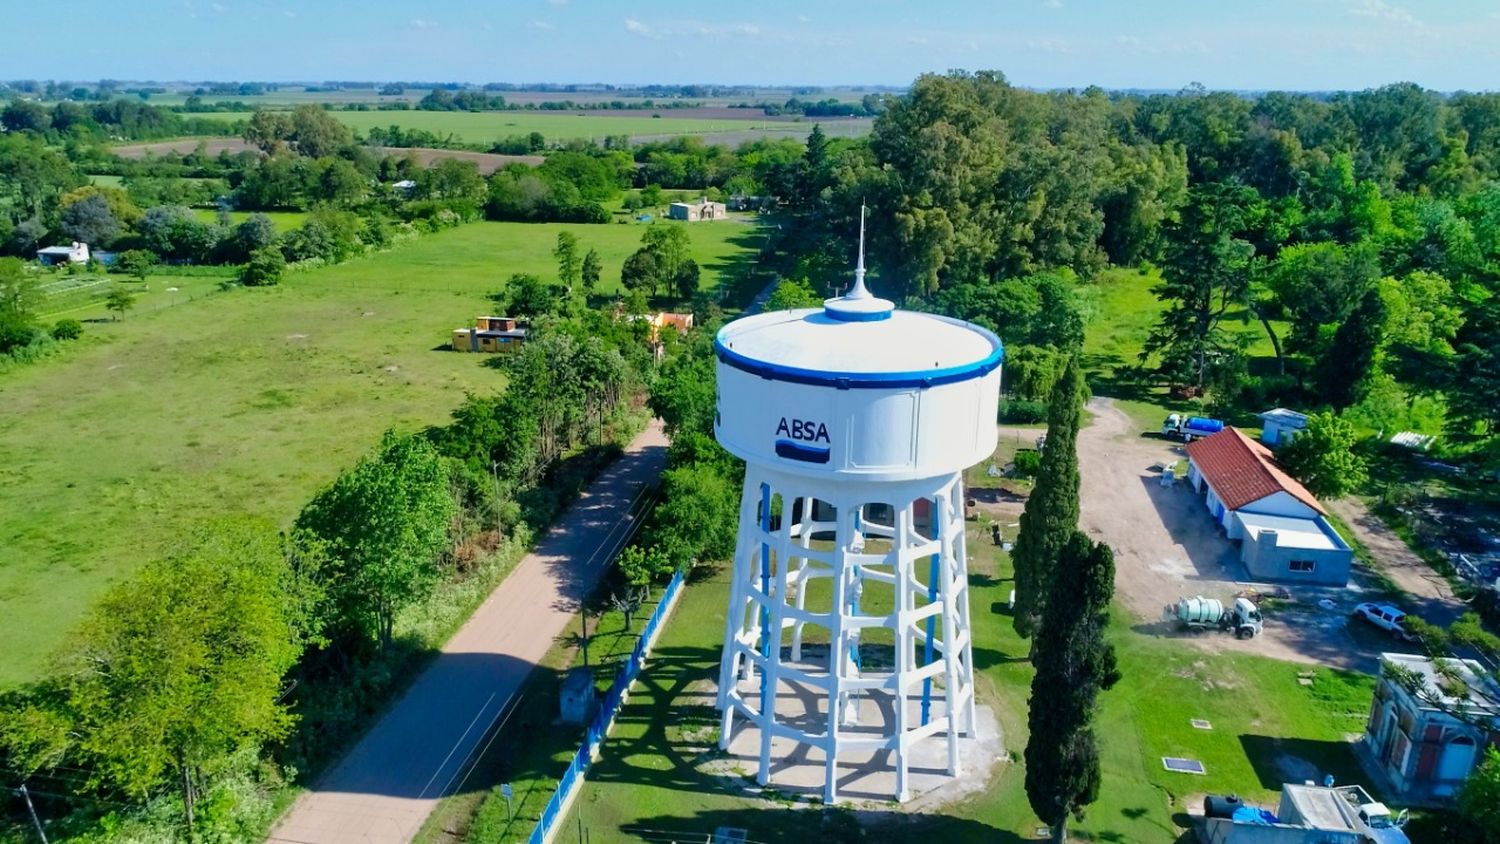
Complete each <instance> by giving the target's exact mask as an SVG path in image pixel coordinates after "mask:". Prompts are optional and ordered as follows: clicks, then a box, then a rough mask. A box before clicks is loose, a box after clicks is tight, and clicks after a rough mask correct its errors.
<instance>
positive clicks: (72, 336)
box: [52, 318, 83, 340]
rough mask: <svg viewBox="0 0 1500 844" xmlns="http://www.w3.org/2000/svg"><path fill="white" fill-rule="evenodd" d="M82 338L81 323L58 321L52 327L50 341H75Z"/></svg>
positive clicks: (65, 320) (68, 320)
mask: <svg viewBox="0 0 1500 844" xmlns="http://www.w3.org/2000/svg"><path fill="white" fill-rule="evenodd" d="M81 336H83V323H81V322H79V321H78V320H76V319H71V318H69V319H60V320H58V321H57V324H56V325H54V326H52V339H54V340H77V339H78V338H79V337H81Z"/></svg>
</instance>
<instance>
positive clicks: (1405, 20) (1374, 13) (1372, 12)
mask: <svg viewBox="0 0 1500 844" xmlns="http://www.w3.org/2000/svg"><path fill="white" fill-rule="evenodd" d="M1348 11H1349V14H1351V15H1355V16H1358V17H1362V18H1374V19H1376V20H1384V21H1390V22H1391V23H1395V24H1400V25H1402V26H1421V25H1422V22H1421V21H1420V20H1417V16H1416V15H1414V14H1412V13H1411V12H1410V11H1408V10H1406V9H1403V8H1401V7H1400V6H1392V5H1391V4H1389V3H1387V2H1385V0H1359V2H1356V3H1350V4H1349V6H1348Z"/></svg>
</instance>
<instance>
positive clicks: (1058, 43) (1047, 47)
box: [1026, 38, 1073, 53]
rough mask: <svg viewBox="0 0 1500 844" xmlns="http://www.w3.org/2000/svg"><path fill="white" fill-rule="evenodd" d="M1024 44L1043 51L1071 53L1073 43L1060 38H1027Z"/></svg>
mask: <svg viewBox="0 0 1500 844" xmlns="http://www.w3.org/2000/svg"><path fill="white" fill-rule="evenodd" d="M1026 46H1027V47H1028V48H1030V49H1032V50H1040V51H1041V52H1043V53H1071V52H1073V45H1072V44H1069V43H1068V42H1067V41H1065V40H1063V39H1061V38H1028V39H1026Z"/></svg>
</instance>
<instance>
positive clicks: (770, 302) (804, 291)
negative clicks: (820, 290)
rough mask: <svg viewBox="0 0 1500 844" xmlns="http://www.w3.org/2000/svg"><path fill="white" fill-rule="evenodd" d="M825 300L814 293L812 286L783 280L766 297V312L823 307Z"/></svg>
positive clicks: (797, 281)
mask: <svg viewBox="0 0 1500 844" xmlns="http://www.w3.org/2000/svg"><path fill="white" fill-rule="evenodd" d="M822 304H823V300H822V299H819V298H818V295H817V294H816V293H814V292H813V289H812V285H810V284H808V283H807V282H806V281H802V280H798V279H790V278H787V279H782V280H781V282H780V283H779V284H777V285H776V289H774V290H772V291H771V295H770V296H767V297H766V304H765V310H767V311H791V310H796V309H797V308H817V307H821V306H822Z"/></svg>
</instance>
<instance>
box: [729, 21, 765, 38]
mask: <svg viewBox="0 0 1500 844" xmlns="http://www.w3.org/2000/svg"><path fill="white" fill-rule="evenodd" d="M733 28H734V31H735V32H737V33H739V34H740V35H745V36H749V37H751V38H755V37H757V36H759V35H760V25H759V24H753V23H737V24H735V25H734V27H733Z"/></svg>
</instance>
